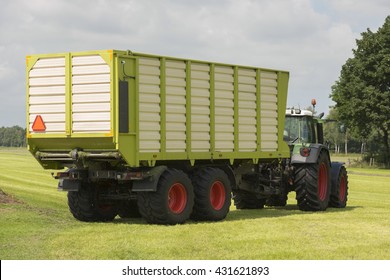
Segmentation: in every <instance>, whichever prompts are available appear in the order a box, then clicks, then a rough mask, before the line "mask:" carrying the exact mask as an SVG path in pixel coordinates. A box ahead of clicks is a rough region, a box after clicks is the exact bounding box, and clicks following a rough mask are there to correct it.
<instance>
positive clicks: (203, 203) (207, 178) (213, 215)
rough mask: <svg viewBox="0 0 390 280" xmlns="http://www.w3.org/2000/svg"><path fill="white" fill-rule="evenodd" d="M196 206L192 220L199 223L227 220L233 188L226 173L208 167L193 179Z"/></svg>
mask: <svg viewBox="0 0 390 280" xmlns="http://www.w3.org/2000/svg"><path fill="white" fill-rule="evenodd" d="M192 183H193V185H194V192H195V204H194V209H193V212H192V215H191V218H192V219H194V220H197V221H220V220H223V219H225V218H226V215H227V214H228V213H229V208H230V204H231V186H230V181H229V178H228V176H227V175H226V173H225V172H224V171H223V170H221V169H219V168H212V167H206V168H202V169H200V170H198V172H196V173H195V174H194V176H193V177H192Z"/></svg>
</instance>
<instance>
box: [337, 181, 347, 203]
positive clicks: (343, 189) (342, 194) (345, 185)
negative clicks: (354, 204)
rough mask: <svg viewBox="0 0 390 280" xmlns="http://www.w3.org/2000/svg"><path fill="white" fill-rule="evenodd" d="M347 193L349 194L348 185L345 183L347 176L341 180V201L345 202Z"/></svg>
mask: <svg viewBox="0 0 390 280" xmlns="http://www.w3.org/2000/svg"><path fill="white" fill-rule="evenodd" d="M346 192H347V184H346V183H345V176H342V177H341V180H340V193H339V199H340V201H344V200H345V195H346Z"/></svg>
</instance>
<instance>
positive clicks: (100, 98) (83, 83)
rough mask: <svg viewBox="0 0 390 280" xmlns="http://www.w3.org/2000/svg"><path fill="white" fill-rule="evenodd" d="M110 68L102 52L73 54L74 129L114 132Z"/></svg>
mask: <svg viewBox="0 0 390 280" xmlns="http://www.w3.org/2000/svg"><path fill="white" fill-rule="evenodd" d="M110 91H111V85H110V67H109V66H108V65H107V63H106V62H105V61H104V60H103V58H102V57H101V56H100V55H86V56H74V57H72V132H73V133H91V132H97V133H108V132H110V131H111V115H110V111H111V102H110Z"/></svg>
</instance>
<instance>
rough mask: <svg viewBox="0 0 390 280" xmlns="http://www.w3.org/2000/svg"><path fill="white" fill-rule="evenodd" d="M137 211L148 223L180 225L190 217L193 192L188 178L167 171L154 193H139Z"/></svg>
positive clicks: (174, 171)
mask: <svg viewBox="0 0 390 280" xmlns="http://www.w3.org/2000/svg"><path fill="white" fill-rule="evenodd" d="M137 200H138V209H139V211H140V213H141V215H142V217H144V218H145V219H146V220H147V222H148V223H152V224H170V225H174V224H181V223H184V222H185V221H186V220H187V219H188V218H189V217H190V215H191V212H192V207H193V206H194V190H193V186H192V183H191V180H190V179H189V178H188V176H187V175H186V174H185V173H184V172H183V171H180V170H177V169H167V170H166V171H165V172H164V173H163V174H162V175H161V176H160V179H159V181H158V184H157V191H156V192H139V193H138V198H137Z"/></svg>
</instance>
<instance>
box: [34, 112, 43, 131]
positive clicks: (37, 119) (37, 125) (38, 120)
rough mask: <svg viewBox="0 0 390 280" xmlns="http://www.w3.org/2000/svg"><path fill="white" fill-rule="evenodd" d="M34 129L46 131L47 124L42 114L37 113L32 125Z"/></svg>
mask: <svg viewBox="0 0 390 280" xmlns="http://www.w3.org/2000/svg"><path fill="white" fill-rule="evenodd" d="M32 130H33V131H45V130H46V125H45V122H44V121H43V119H42V117H41V115H37V116H36V117H35V120H34V123H33V125H32Z"/></svg>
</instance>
